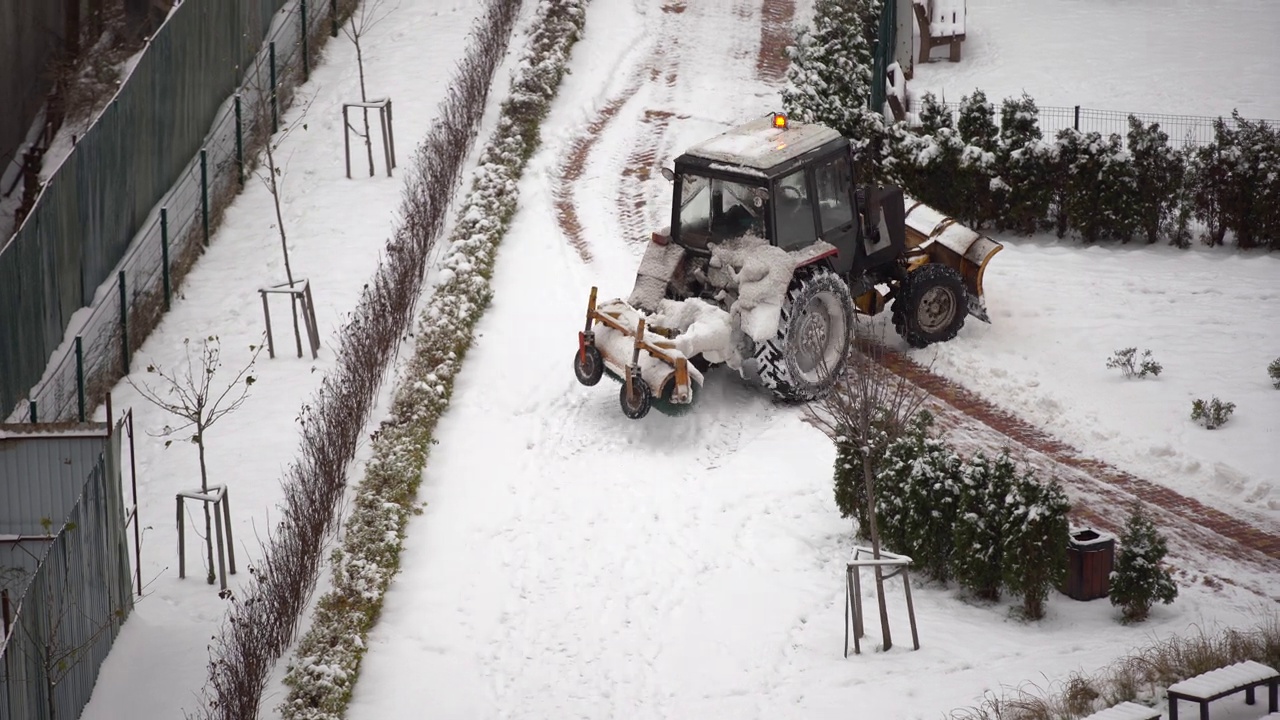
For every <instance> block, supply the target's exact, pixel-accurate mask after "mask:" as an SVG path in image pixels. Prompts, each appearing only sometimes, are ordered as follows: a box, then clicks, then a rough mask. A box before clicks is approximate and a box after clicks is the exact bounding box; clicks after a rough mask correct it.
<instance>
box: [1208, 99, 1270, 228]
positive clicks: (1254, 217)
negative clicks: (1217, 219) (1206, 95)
mask: <svg viewBox="0 0 1280 720" xmlns="http://www.w3.org/2000/svg"><path fill="white" fill-rule="evenodd" d="M1231 117H1232V121H1233V123H1234V124H1235V130H1234V131H1233V132H1231V133H1230V135H1231V137H1232V139H1233V141H1234V142H1233V147H1234V149H1235V152H1234V153H1231V154H1230V155H1228V156H1226V157H1225V158H1224V159H1225V160H1226V161H1227V163H1228V171H1229V179H1228V183H1227V187H1226V193H1225V197H1224V198H1223V199H1222V206H1223V210H1224V215H1225V217H1224V220H1225V224H1226V226H1227V228H1228V229H1230V230H1231V231H1232V233H1234V234H1235V239H1236V245H1237V246H1238V247H1240V248H1242V249H1248V248H1253V247H1264V246H1265V247H1269V248H1270V249H1272V250H1276V249H1280V133H1277V132H1276V130H1275V128H1272V127H1270V126H1269V125H1267V124H1266V123H1265V122H1263V121H1251V120H1246V119H1244V118H1242V117H1240V113H1239V112H1238V111H1237V112H1234V113H1232V116H1231ZM1218 122H1219V124H1223V121H1222V120H1221V119H1219V121H1218Z"/></svg>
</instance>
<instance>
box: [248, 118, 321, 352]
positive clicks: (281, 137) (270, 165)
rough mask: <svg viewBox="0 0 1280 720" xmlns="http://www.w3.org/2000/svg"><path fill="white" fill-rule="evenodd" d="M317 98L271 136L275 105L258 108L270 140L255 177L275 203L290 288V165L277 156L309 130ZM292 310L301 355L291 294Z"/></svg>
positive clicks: (295, 306) (295, 304) (260, 122)
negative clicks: (287, 217) (287, 224)
mask: <svg viewBox="0 0 1280 720" xmlns="http://www.w3.org/2000/svg"><path fill="white" fill-rule="evenodd" d="M312 102H314V98H313V99H311V100H308V101H307V104H306V105H305V106H303V108H302V110H301V111H300V112H299V113H298V118H297V120H296V121H295V122H294V123H293V124H291V125H287V126H285V127H283V128H281V129H280V131H279V132H277V133H275V134H274V135H271V128H272V119H271V104H270V102H269V101H267V102H263V103H261V104H260V105H259V106H258V109H257V112H256V113H255V116H254V124H255V125H256V132H258V133H262V134H265V135H270V137H267V141H266V142H265V143H264V144H263V153H262V154H263V160H264V162H263V163H262V165H260V166H258V168H257V170H255V171H254V174H255V175H257V177H258V179H259V180H261V181H262V184H263V185H265V186H266V188H267V192H269V193H271V201H272V204H273V205H274V207H275V211H276V230H277V232H278V233H279V235H280V252H281V253H282V254H283V255H284V274H285V280H287V281H288V283H289V288H290V289H292V288H293V281H294V278H293V265H292V263H290V261H289V234H288V232H287V231H286V230H285V225H284V209H283V206H282V202H283V201H282V197H283V195H284V181H285V173H284V171H285V167H287V165H288V161H287V160H286V162H285V166H281V165H280V164H279V163H278V162H277V160H276V153H277V152H279V150H280V146H281V145H282V144H283V143H284V141H285V140H286V139H288V137H289V136H290V135H291V134H293V131H294V130H297V129H298V128H302V130H303V132H305V131H306V129H307V124H306V123H305V122H303V121H304V120H305V119H306V117H307V111H309V110H310V109H311V103H312ZM289 298H290V302H289V307H290V310H291V314H292V315H293V340H294V342H295V343H296V344H297V346H298V348H299V352H301V347H302V334H301V331H300V330H299V328H298V296H297V295H293V294H290V296H289Z"/></svg>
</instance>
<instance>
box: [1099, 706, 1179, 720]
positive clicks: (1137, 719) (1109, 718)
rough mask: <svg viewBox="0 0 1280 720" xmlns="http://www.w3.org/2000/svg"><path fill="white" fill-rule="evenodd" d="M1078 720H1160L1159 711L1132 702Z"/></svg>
mask: <svg viewBox="0 0 1280 720" xmlns="http://www.w3.org/2000/svg"><path fill="white" fill-rule="evenodd" d="M1080 720H1160V711H1159V710H1157V709H1155V708H1149V707H1147V706H1146V705H1139V704H1138V703H1134V702H1122V703H1120V704H1119V705H1113V706H1112V707H1109V708H1107V709H1106V710H1099V711H1098V712H1096V713H1094V714H1092V715H1090V716H1088V717H1083V718H1080Z"/></svg>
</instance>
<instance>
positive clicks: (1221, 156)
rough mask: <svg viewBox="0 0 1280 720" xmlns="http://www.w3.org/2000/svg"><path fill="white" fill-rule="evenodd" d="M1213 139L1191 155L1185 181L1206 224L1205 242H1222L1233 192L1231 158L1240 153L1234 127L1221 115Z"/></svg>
mask: <svg viewBox="0 0 1280 720" xmlns="http://www.w3.org/2000/svg"><path fill="white" fill-rule="evenodd" d="M1213 135H1214V137H1213V142H1211V143H1209V144H1208V145H1205V146H1203V147H1201V148H1199V149H1197V150H1196V151H1195V153H1194V154H1193V155H1192V156H1191V159H1192V162H1191V166H1190V172H1189V176H1188V177H1187V178H1186V182H1188V183H1189V185H1190V188H1191V201H1192V208H1193V214H1194V215H1195V218H1196V220H1199V221H1200V222H1201V223H1203V224H1204V226H1205V234H1204V235H1203V236H1202V237H1201V240H1202V241H1203V242H1204V244H1206V245H1210V246H1213V245H1222V244H1224V243H1225V239H1226V235H1227V224H1228V220H1227V212H1228V206H1229V205H1230V200H1229V198H1228V197H1227V196H1228V195H1229V194H1230V193H1231V170H1232V159H1233V158H1234V157H1235V156H1236V155H1237V153H1238V151H1237V148H1236V134H1235V130H1234V129H1232V128H1230V127H1228V126H1227V125H1226V123H1224V122H1223V121H1222V118H1218V120H1217V121H1216V122H1215V123H1214V125H1213Z"/></svg>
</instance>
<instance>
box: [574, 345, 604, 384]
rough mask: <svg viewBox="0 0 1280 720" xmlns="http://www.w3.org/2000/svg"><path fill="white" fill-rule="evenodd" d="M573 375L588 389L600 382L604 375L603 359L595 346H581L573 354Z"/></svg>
mask: <svg viewBox="0 0 1280 720" xmlns="http://www.w3.org/2000/svg"><path fill="white" fill-rule="evenodd" d="M573 374H574V375H576V376H577V377H578V382H580V383H582V384H583V385H586V386H588V387H590V386H592V385H595V384H596V383H598V382H600V378H601V377H602V376H603V375H604V358H603V357H601V356H600V350H599V348H597V347H596V346H595V345H583V346H582V348H581V349H579V350H578V351H577V352H575V353H574V354H573Z"/></svg>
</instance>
